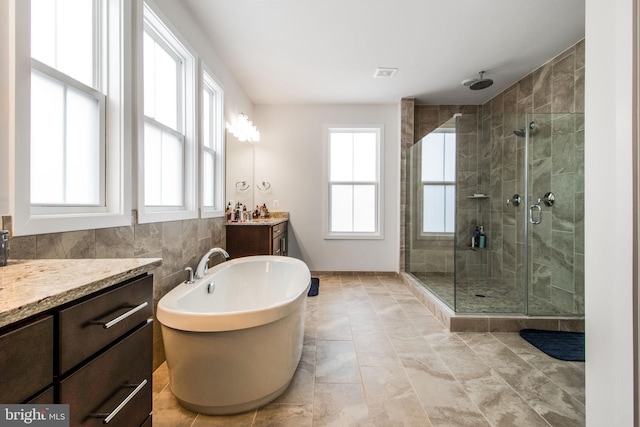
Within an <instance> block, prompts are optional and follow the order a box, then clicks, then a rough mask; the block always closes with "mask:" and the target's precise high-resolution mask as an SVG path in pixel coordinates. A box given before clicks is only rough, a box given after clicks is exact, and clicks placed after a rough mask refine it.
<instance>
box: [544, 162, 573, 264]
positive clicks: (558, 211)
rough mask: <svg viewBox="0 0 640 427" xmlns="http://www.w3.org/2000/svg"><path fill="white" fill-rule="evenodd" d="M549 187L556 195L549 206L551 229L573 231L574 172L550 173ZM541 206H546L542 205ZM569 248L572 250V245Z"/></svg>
mask: <svg viewBox="0 0 640 427" xmlns="http://www.w3.org/2000/svg"><path fill="white" fill-rule="evenodd" d="M550 188H552V189H553V193H554V194H555V196H556V203H555V204H554V205H553V207H551V208H550V209H551V211H552V212H553V219H552V226H553V229H554V230H558V231H569V232H574V231H575V219H576V214H575V211H576V206H575V194H576V193H575V174H573V173H565V174H562V175H552V176H551V187H550ZM541 196H542V195H540V196H537V197H541ZM543 208H547V207H546V206H544V205H543ZM571 249H572V252H573V247H572V248H571Z"/></svg>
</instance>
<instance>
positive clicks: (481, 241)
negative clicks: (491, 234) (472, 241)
mask: <svg viewBox="0 0 640 427" xmlns="http://www.w3.org/2000/svg"><path fill="white" fill-rule="evenodd" d="M479 228H480V229H479V230H478V231H479V235H478V247H479V248H480V249H484V248H486V247H487V235H486V234H484V226H482V225H481V226H480V227H479Z"/></svg>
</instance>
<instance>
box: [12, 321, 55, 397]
mask: <svg viewBox="0 0 640 427" xmlns="http://www.w3.org/2000/svg"><path fill="white" fill-rule="evenodd" d="M52 383H53V316H46V317H43V318H40V319H37V320H35V321H32V322H29V323H28V324H25V325H23V326H20V327H18V328H16V329H13V330H11V331H8V332H6V333H4V334H2V335H0V402H1V403H22V402H24V401H25V400H27V399H28V398H30V397H31V396H33V395H34V394H36V393H37V392H39V391H40V390H42V389H44V388H45V387H46V386H48V385H51V384H52Z"/></svg>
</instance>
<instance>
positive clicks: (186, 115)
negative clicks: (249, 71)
mask: <svg viewBox="0 0 640 427" xmlns="http://www.w3.org/2000/svg"><path fill="white" fill-rule="evenodd" d="M136 7H137V13H136V17H137V19H136V21H137V25H136V31H135V33H136V40H137V43H136V46H138V47H139V48H138V49H137V55H136V70H137V72H136V81H137V82H138V85H137V99H138V105H137V110H136V111H137V114H136V116H137V134H138V143H137V145H136V148H137V167H138V171H137V172H138V173H137V177H138V186H137V189H138V197H137V206H138V223H140V224H143V223H151V222H163V221H177V220H184V219H194V218H198V197H197V195H198V179H199V178H198V169H197V165H198V149H197V145H198V144H197V141H198V139H197V138H198V135H197V134H198V132H197V123H198V120H197V117H196V116H197V114H196V112H197V111H198V110H197V108H196V99H197V98H198V97H197V95H196V92H197V91H196V86H197V83H196V82H197V81H198V79H197V71H198V67H197V63H196V58H197V55H196V54H195V53H194V50H193V49H191V47H190V46H189V45H188V43H186V41H185V40H184V38H183V37H182V36H181V35H180V33H179V32H178V31H177V30H176V28H174V27H173V26H172V24H171V21H170V20H169V19H167V18H166V16H164V14H162V12H161V11H160V10H159V9H158V8H157V7H156V5H155V4H154V3H153V2H152V1H149V0H146V1H144V2H136ZM145 9H146V10H147V12H148V14H147V15H145ZM145 16H148V19H149V20H150V21H151V23H152V25H153V27H154V28H155V29H156V31H158V30H159V31H161V32H162V35H163V36H164V37H166V38H168V39H170V40H171V41H172V42H173V43H174V44H172V48H173V49H176V48H179V49H180V50H181V52H180V55H181V56H182V57H183V58H184V60H185V63H184V67H185V69H184V73H183V75H182V77H183V79H184V81H183V88H184V98H185V102H184V109H183V110H182V114H183V118H182V123H183V126H182V127H180V128H181V129H182V131H183V132H184V136H185V141H184V142H185V143H184V150H185V153H184V162H185V164H184V169H183V170H184V189H183V198H184V199H183V200H184V204H183V205H182V206H180V207H153V206H146V205H145V202H144V201H145V193H144V184H145V183H144V122H145V116H144V73H143V67H144V58H143V51H142V49H143V48H142V46H143V42H142V39H143V30H144V20H145Z"/></svg>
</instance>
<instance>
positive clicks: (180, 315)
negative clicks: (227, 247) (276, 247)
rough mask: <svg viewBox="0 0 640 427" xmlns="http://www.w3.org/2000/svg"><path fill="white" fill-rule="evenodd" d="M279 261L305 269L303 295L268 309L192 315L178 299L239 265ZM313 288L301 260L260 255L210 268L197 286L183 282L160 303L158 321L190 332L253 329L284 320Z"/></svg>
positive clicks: (309, 273)
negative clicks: (224, 271) (219, 273)
mask: <svg viewBox="0 0 640 427" xmlns="http://www.w3.org/2000/svg"><path fill="white" fill-rule="evenodd" d="M267 261H269V262H277V263H283V264H293V265H295V266H296V268H302V269H303V274H304V279H303V280H305V281H306V285H305V287H304V288H301V291H300V293H298V294H296V295H294V296H293V297H291V298H287V299H284V300H282V301H279V302H278V303H276V304H271V305H269V306H266V307H261V308H258V309H251V310H239V311H233V312H223V313H202V312H191V311H187V310H186V309H185V308H183V307H181V306H179V305H178V303H177V302H178V300H179V299H180V298H181V297H183V296H185V295H187V294H189V293H191V292H194V291H195V290H196V289H197V288H199V287H204V286H206V285H207V284H208V282H210V280H211V279H212V277H213V276H214V275H215V274H216V273H218V272H221V271H223V270H225V269H227V268H231V267H232V266H233V265H236V264H243V263H248V262H267ZM310 287H311V272H310V271H309V267H308V266H307V265H306V264H305V263H304V262H303V261H301V260H299V259H297V258H289V257H283V256H279V255H256V256H248V257H242V258H236V259H232V260H230V261H226V262H223V263H220V264H218V265H216V266H215V267H212V268H210V269H209V271H208V272H207V274H206V275H205V277H203V278H202V279H198V280H196V282H195V283H192V284H188V283H184V282H183V283H180V284H179V285H177V286H176V287H175V288H173V289H172V290H170V291H169V292H168V293H167V294H166V295H164V296H163V297H162V298H160V300H159V301H158V305H157V308H156V318H157V319H158V321H159V322H160V323H161V324H162V325H164V326H166V327H169V328H172V329H176V330H181V331H190V332H225V331H234V330H240V329H247V328H253V327H256V326H260V325H264V324H267V323H271V322H274V321H276V320H278V319H281V318H283V317H285V316H287V315H289V314H290V313H292V312H293V311H295V310H296V309H297V307H298V305H299V304H301V303H304V302H306V298H307V293H308V292H309V288H310Z"/></svg>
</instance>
